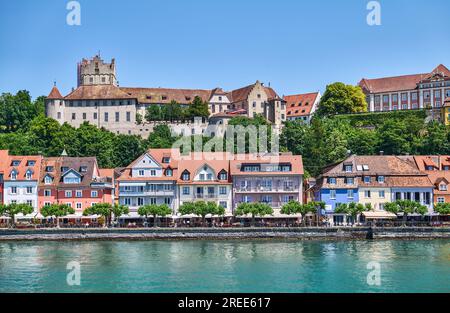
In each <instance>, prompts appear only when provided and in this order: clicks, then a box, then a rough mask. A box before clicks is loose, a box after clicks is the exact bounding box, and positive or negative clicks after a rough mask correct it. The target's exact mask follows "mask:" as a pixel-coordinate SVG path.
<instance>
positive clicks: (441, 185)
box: [439, 184, 448, 191]
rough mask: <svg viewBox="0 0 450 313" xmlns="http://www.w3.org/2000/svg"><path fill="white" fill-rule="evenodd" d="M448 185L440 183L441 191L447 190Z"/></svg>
mask: <svg viewBox="0 0 450 313" xmlns="http://www.w3.org/2000/svg"><path fill="white" fill-rule="evenodd" d="M447 189H448V188H447V185H446V184H440V185H439V191H447Z"/></svg>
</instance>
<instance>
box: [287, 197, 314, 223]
mask: <svg viewBox="0 0 450 313" xmlns="http://www.w3.org/2000/svg"><path fill="white" fill-rule="evenodd" d="M280 212H281V214H287V215H292V214H300V215H301V216H302V226H303V227H304V226H306V215H307V214H309V213H313V214H316V213H317V204H316V203H313V202H310V203H305V204H301V203H300V202H298V201H289V202H288V203H286V204H284V205H283V206H282V207H281V211H280Z"/></svg>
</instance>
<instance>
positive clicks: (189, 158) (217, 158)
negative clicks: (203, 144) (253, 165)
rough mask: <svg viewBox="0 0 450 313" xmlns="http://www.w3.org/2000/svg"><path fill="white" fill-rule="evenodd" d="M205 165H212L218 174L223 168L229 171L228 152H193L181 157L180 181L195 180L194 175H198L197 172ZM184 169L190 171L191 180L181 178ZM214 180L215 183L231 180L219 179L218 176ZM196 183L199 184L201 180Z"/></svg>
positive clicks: (190, 181)
mask: <svg viewBox="0 0 450 313" xmlns="http://www.w3.org/2000/svg"><path fill="white" fill-rule="evenodd" d="M204 166H208V167H210V168H211V169H212V170H213V171H214V173H215V174H216V175H219V173H220V172H221V171H222V170H224V171H226V172H227V173H229V172H230V168H229V167H230V163H229V158H227V157H226V154H224V153H222V152H204V153H195V154H192V153H191V154H188V155H183V156H182V157H181V160H180V162H179V168H178V173H179V174H178V183H180V184H185V183H192V182H193V181H194V177H195V176H196V175H197V172H198V171H199V170H200V169H201V168H202V167H204ZM184 171H188V172H189V173H190V179H189V181H185V180H182V179H181V174H182V173H183V172H184ZM213 182H214V184H218V183H219V184H220V183H224V184H228V183H229V181H226V182H224V181H219V180H218V178H217V177H214V180H213ZM195 183H196V184H197V183H201V182H195ZM209 183H211V181H209Z"/></svg>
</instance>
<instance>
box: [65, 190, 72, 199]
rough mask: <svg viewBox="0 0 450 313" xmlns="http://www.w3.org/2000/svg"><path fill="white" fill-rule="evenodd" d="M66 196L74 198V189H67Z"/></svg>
mask: <svg viewBox="0 0 450 313" xmlns="http://www.w3.org/2000/svg"><path fill="white" fill-rule="evenodd" d="M65 194H66V198H72V190H66V192H65Z"/></svg>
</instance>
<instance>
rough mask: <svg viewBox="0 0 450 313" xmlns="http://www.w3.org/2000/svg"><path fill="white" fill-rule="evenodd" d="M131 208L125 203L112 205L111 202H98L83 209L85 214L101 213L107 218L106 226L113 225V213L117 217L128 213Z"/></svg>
mask: <svg viewBox="0 0 450 313" xmlns="http://www.w3.org/2000/svg"><path fill="white" fill-rule="evenodd" d="M128 213H129V209H128V207H127V206H124V205H117V204H116V205H114V206H113V205H112V204H111V203H96V204H94V205H93V206H91V207H89V208H87V209H85V210H84V211H83V215H84V216H89V215H100V216H102V217H103V218H104V219H105V226H109V225H111V221H112V215H113V214H114V217H115V218H118V217H120V216H121V215H124V214H128Z"/></svg>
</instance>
